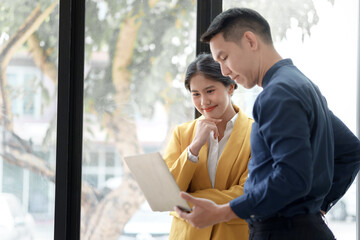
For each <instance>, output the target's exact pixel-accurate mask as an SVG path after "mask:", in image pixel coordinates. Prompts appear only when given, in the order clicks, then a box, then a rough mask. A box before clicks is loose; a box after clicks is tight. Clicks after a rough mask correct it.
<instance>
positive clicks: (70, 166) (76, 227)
mask: <svg viewBox="0 0 360 240" xmlns="http://www.w3.org/2000/svg"><path fill="white" fill-rule="evenodd" d="M59 4H60V13H59V15H60V20H59V74H58V79H59V81H58V106H57V143H56V184H55V219H54V221H55V223H54V239H55V240H64V239H67V240H72V239H80V221H81V219H80V208H81V170H82V140H83V139H82V129H83V88H84V48H85V46H84V32H85V0H60V1H59ZM221 11H222V0H198V1H197V23H196V25H197V28H196V29H197V30H196V39H197V42H196V55H198V54H199V53H201V52H210V49H209V46H208V44H204V43H201V42H200V41H199V38H200V36H201V34H202V33H203V32H204V31H205V30H206V29H207V27H208V26H209V24H210V22H211V21H212V20H213V19H214V17H215V16H216V15H217V14H219V13H220V12H221ZM359 12H360V5H359ZM359 22H360V21H359ZM358 27H359V37H358V63H360V41H359V39H360V23H359V25H358ZM358 65H359V64H358ZM357 81H358V83H357V114H356V116H357V119H356V122H357V136H358V137H360V68H359V66H358V78H357ZM195 116H199V113H198V112H196V111H195ZM359 194H360V173H359V174H358V179H357V217H356V222H357V223H356V226H357V234H356V236H357V239H358V240H360V230H359V229H360V214H359V212H360V198H359Z"/></svg>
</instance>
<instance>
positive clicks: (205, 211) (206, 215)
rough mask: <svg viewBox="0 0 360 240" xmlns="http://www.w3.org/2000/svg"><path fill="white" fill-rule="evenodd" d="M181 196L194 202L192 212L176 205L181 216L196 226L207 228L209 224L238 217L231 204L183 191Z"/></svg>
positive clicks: (176, 209)
mask: <svg viewBox="0 0 360 240" xmlns="http://www.w3.org/2000/svg"><path fill="white" fill-rule="evenodd" d="M180 196H181V197H182V198H183V199H185V200H186V201H188V202H189V203H191V204H193V209H192V212H190V213H186V212H184V211H181V210H180V209H179V208H178V207H175V211H176V212H177V213H178V214H179V216H180V217H181V218H183V219H185V220H187V221H188V222H189V223H190V224H191V225H192V226H194V227H196V228H206V227H208V226H211V225H214V224H217V223H220V222H226V221H230V220H231V219H234V218H236V217H237V216H236V214H235V213H234V212H233V211H232V210H231V208H230V204H229V203H227V204H223V205H217V204H216V203H214V202H213V201H210V200H208V199H204V198H195V197H193V196H191V195H190V194H188V193H185V192H181V193H180Z"/></svg>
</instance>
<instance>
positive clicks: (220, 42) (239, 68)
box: [210, 33, 258, 88]
mask: <svg viewBox="0 0 360 240" xmlns="http://www.w3.org/2000/svg"><path fill="white" fill-rule="evenodd" d="M210 50H211V53H212V56H213V58H214V59H215V61H217V62H219V63H220V66H221V72H222V74H223V75H224V76H229V77H230V78H231V79H233V80H234V81H236V82H237V83H239V84H240V85H242V86H243V87H245V88H252V87H254V86H255V85H256V84H257V82H258V77H257V76H258V73H257V71H255V70H256V66H257V65H256V62H255V61H254V60H255V59H256V57H255V53H254V52H253V51H252V50H251V49H250V47H249V44H248V42H247V41H246V39H245V38H244V37H243V38H242V39H241V40H239V44H236V43H235V42H232V41H225V39H224V37H223V33H218V34H217V35H215V36H214V37H213V38H212V39H211V40H210Z"/></svg>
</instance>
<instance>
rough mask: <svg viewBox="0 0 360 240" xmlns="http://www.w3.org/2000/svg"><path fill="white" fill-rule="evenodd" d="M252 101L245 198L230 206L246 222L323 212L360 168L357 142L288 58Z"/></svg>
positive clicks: (275, 68) (269, 73)
mask: <svg viewBox="0 0 360 240" xmlns="http://www.w3.org/2000/svg"><path fill="white" fill-rule="evenodd" d="M262 87H263V91H262V92H261V93H260V94H259V96H258V97H257V99H256V101H255V104H254V109H253V117H254V120H255V122H254V124H253V127H252V133H251V154H252V156H251V160H250V162H249V166H248V168H249V176H248V179H247V181H246V183H245V188H244V194H243V195H242V196H240V197H238V198H236V199H234V200H232V201H231V202H230V206H231V208H232V210H233V211H234V212H235V213H236V214H237V215H238V216H239V217H240V218H243V219H246V220H247V221H248V222H253V221H262V220H265V219H267V218H270V217H273V216H284V217H291V216H294V215H297V214H306V213H316V212H319V211H320V209H323V210H325V211H327V210H328V209H329V208H331V206H332V205H333V204H334V203H335V202H336V201H337V200H338V199H339V198H340V197H341V196H342V195H343V194H344V193H345V192H346V190H347V189H348V187H349V186H350V184H351V183H352V181H353V180H354V178H355V176H356V173H357V172H358V170H359V168H360V142H359V139H358V138H357V137H356V136H354V134H352V132H351V131H350V130H349V129H348V128H347V127H346V126H345V125H344V124H343V123H342V122H341V121H340V120H339V119H338V118H337V117H335V116H334V115H333V113H332V112H331V111H330V110H329V109H328V106H327V103H326V100H325V98H324V97H323V96H322V94H321V93H320V91H319V89H318V87H317V86H316V85H314V84H313V83H312V82H311V81H310V80H309V79H308V78H307V77H306V76H305V75H304V74H302V73H301V72H300V71H299V70H298V69H297V68H296V67H295V66H294V65H293V63H292V61H291V60H290V59H284V60H281V61H279V62H277V63H276V64H275V65H274V66H272V67H271V68H270V69H269V70H268V71H267V73H266V74H265V76H264V79H263V82H262Z"/></svg>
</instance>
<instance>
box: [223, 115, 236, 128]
mask: <svg viewBox="0 0 360 240" xmlns="http://www.w3.org/2000/svg"><path fill="white" fill-rule="evenodd" d="M238 115H239V113H236V114H235V115H234V116H233V117H232V119H230V121H228V122H227V123H226V128H228V127H233V126H234V124H235V121H236V118H237V116H238Z"/></svg>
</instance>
